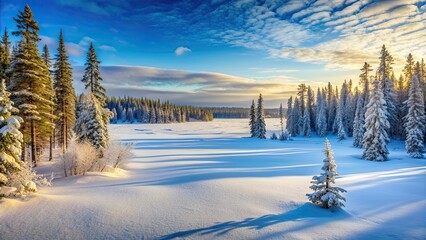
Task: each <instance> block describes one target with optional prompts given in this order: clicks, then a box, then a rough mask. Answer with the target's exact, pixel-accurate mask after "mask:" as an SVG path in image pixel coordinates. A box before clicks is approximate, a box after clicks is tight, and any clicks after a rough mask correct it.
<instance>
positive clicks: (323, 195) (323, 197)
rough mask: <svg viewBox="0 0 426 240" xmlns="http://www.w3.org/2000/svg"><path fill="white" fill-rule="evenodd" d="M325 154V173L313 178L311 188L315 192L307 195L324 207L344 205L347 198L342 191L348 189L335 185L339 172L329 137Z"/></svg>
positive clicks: (323, 167)
mask: <svg viewBox="0 0 426 240" xmlns="http://www.w3.org/2000/svg"><path fill="white" fill-rule="evenodd" d="M324 154H325V159H324V160H323V162H324V165H323V166H322V168H321V170H323V171H324V173H321V175H319V176H314V177H313V178H312V181H311V183H312V185H311V186H310V188H311V189H312V190H314V192H313V193H310V194H306V196H307V197H308V199H309V201H311V202H312V203H314V204H318V205H319V206H321V207H323V208H333V207H344V206H345V205H344V204H343V202H345V201H346V199H345V198H344V197H343V196H342V195H341V193H345V192H346V190H344V189H343V188H340V187H335V186H333V185H334V184H335V179H336V176H338V174H337V172H336V163H335V161H334V159H333V152H332V150H331V146H330V142H329V141H328V139H326V140H325V150H324Z"/></svg>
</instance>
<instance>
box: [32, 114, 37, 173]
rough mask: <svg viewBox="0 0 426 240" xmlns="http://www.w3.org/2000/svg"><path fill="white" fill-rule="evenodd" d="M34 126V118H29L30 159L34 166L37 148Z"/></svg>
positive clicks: (35, 164)
mask: <svg viewBox="0 0 426 240" xmlns="http://www.w3.org/2000/svg"><path fill="white" fill-rule="evenodd" d="M36 144H37V141H36V128H35V124H34V120H31V161H32V162H33V164H34V167H36V166H37V149H36Z"/></svg>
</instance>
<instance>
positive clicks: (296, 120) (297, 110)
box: [290, 97, 303, 136]
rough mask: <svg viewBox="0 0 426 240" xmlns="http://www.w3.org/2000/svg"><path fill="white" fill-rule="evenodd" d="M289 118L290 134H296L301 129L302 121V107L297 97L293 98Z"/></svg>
mask: <svg viewBox="0 0 426 240" xmlns="http://www.w3.org/2000/svg"><path fill="white" fill-rule="evenodd" d="M291 113H292V114H291V115H292V117H291V119H292V124H293V126H292V127H291V129H292V132H291V133H290V134H291V136H297V135H299V134H300V132H301V131H302V126H303V121H302V119H303V118H302V107H301V104H300V101H299V98H297V97H296V98H295V99H294V107H293V110H292V111H291Z"/></svg>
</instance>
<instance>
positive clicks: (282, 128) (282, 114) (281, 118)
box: [279, 103, 284, 136]
mask: <svg viewBox="0 0 426 240" xmlns="http://www.w3.org/2000/svg"><path fill="white" fill-rule="evenodd" d="M279 115H280V126H281V133H280V136H282V135H283V134H284V112H283V104H282V103H280V112H279Z"/></svg>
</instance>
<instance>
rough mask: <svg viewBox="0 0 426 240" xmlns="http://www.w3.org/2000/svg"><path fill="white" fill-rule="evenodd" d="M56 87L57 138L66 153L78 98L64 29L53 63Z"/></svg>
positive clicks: (60, 35)
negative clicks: (73, 82)
mask: <svg viewBox="0 0 426 240" xmlns="http://www.w3.org/2000/svg"><path fill="white" fill-rule="evenodd" d="M53 76H54V77H53V78H54V89H55V92H56V97H55V100H56V109H55V115H56V116H57V119H56V122H55V123H56V139H57V141H58V143H59V144H60V146H61V149H62V153H65V152H66V150H67V147H68V145H69V142H70V141H71V137H72V128H73V127H74V124H75V119H76V116H75V113H76V106H75V102H76V98H75V90H74V87H73V84H72V68H71V65H70V63H69V60H68V55H67V52H66V48H65V41H64V36H63V34H62V31H61V32H60V34H59V47H58V53H57V54H56V58H55V63H54V65H53Z"/></svg>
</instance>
